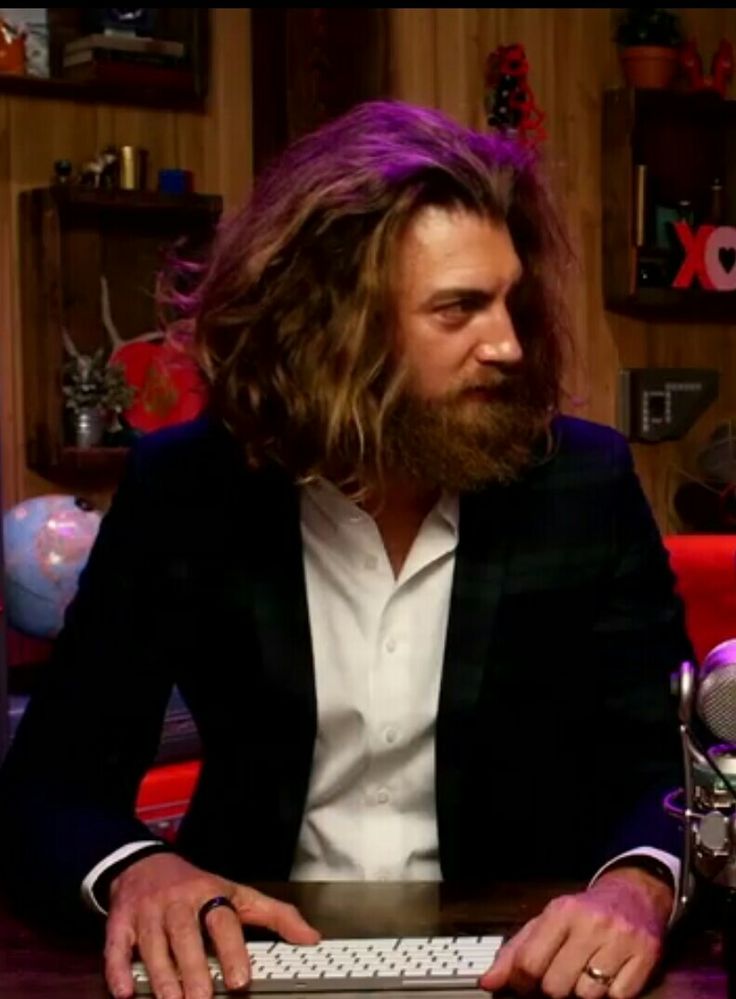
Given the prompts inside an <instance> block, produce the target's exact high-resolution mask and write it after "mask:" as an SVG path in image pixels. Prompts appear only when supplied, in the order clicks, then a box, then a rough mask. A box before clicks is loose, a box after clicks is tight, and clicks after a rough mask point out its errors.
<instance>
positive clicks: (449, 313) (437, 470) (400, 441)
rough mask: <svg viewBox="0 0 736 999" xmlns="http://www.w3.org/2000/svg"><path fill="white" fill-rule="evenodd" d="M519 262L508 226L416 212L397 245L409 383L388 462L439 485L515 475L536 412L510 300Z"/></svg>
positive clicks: (456, 213)
mask: <svg viewBox="0 0 736 999" xmlns="http://www.w3.org/2000/svg"><path fill="white" fill-rule="evenodd" d="M521 277H522V267H521V262H520V260H519V257H518V256H517V253H516V251H515V249H514V245H513V242H512V240H511V236H510V235H509V232H508V229H507V228H506V226H505V225H503V224H496V223H493V222H491V221H489V220H488V219H485V218H482V217H480V216H477V215H474V214H472V213H470V212H467V211H463V210H462V209H457V208H440V207H435V206H428V207H426V208H424V209H422V210H420V211H419V212H418V214H417V215H416V216H415V217H414V219H413V220H412V221H411V222H410V224H409V226H408V228H407V230H406V231H405V233H404V235H403V238H402V241H401V243H400V244H399V246H398V248H397V258H396V272H395V283H394V287H395V294H396V299H395V303H396V304H395V308H396V334H395V335H396V340H395V343H396V350H397V354H398V358H399V360H400V361H402V362H403V364H404V366H405V368H406V371H407V378H408V380H407V388H406V391H405V395H404V398H403V399H402V401H401V403H400V405H399V407H398V408H397V411H396V413H395V414H394V416H393V419H392V420H391V422H390V424H389V427H388V432H387V437H386V443H387V448H388V458H389V462H390V463H391V464H393V465H398V466H399V467H401V468H407V470H409V471H410V473H411V474H412V475H413V476H415V477H418V478H421V479H424V480H425V481H427V482H432V483H434V484H437V485H441V486H445V487H446V488H455V489H468V488H477V487H478V486H481V485H483V484H485V483H486V482H489V481H493V480H497V479H501V480H507V479H510V478H514V477H515V476H516V475H517V474H518V472H519V471H520V469H521V468H522V467H524V465H525V464H527V462H528V459H529V453H530V448H531V443H532V441H533V439H534V438H535V437H536V435H537V434H538V432H539V430H540V427H541V426H542V424H543V418H544V412H543V411H540V408H539V407H538V406H535V404H534V403H533V401H530V399H529V392H528V391H526V384H525V377H524V365H523V363H522V362H523V354H522V349H521V345H520V343H519V340H518V339H517V336H516V331H515V330H514V325H513V322H512V318H511V314H510V312H509V298H510V296H511V294H512V292H513V290H514V288H515V286H516V285H517V283H518V282H519V281H520V279H521Z"/></svg>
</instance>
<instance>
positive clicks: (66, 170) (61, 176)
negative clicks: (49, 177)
mask: <svg viewBox="0 0 736 999" xmlns="http://www.w3.org/2000/svg"><path fill="white" fill-rule="evenodd" d="M71 179H72V164H71V161H70V160H56V161H55V162H54V183H55V184H68V183H69V181H70V180H71Z"/></svg>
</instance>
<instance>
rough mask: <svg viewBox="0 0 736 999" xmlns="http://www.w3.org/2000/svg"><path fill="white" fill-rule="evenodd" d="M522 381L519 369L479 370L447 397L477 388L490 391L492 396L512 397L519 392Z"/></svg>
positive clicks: (455, 396)
mask: <svg viewBox="0 0 736 999" xmlns="http://www.w3.org/2000/svg"><path fill="white" fill-rule="evenodd" d="M524 383H525V379H524V376H523V374H522V372H520V371H517V370H514V371H501V370H499V369H498V368H490V369H488V371H484V372H482V373H480V372H479V373H478V374H477V375H476V376H475V377H474V378H472V379H470V380H469V381H467V382H464V383H463V384H462V385H460V386H459V387H458V388H456V389H455V390H454V391H452V392H451V393H450V395H449V398H451V399H455V398H459V397H460V396H462V395H463V394H464V393H465V392H472V391H476V390H478V389H480V390H481V391H485V392H492V393H493V395H494V396H497V397H499V398H512V397H514V396H515V395H517V394H518V393H519V390H520V389H521V387H522V385H524Z"/></svg>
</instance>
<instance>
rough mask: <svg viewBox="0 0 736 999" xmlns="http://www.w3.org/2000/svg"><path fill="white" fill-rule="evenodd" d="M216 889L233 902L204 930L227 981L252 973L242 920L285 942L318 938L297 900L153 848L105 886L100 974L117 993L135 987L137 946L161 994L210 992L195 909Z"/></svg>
mask: <svg viewBox="0 0 736 999" xmlns="http://www.w3.org/2000/svg"><path fill="white" fill-rule="evenodd" d="M216 895H224V896H226V897H227V898H229V899H230V901H231V902H232V904H233V906H234V907H235V910H236V912H233V911H232V910H231V909H228V908H227V907H226V906H220V907H218V908H216V909H213V910H212V911H211V912H209V913H208V914H207V916H206V925H207V932H208V934H209V936H210V938H211V940H212V943H213V945H214V948H215V953H216V954H217V957H218V958H219V961H220V964H221V965H222V971H223V975H224V978H225V984H226V985H227V987H228V988H229V989H242V988H244V987H245V986H246V985H247V984H248V982H249V980H250V963H249V961H248V952H247V950H246V946H245V941H244V938H243V931H242V925H243V924H246V925H251V926H264V927H267V928H268V929H271V930H274V931H275V932H276V933H278V934H279V935H280V936H281V937H283V938H284V939H285V940H287V941H289V942H290V943H297V944H314V943H317V942H318V940H319V933H318V932H317V930H315V929H314V928H313V927H312V926H310V925H309V924H308V923H306V922H305V921H304V919H302V917H301V915H300V914H299V912H298V911H297V910H296V909H295V908H294V906H292V905H287V904H286V903H285V902H279V901H277V900H276V899H273V898H269V897H268V896H267V895H262V894H261V893H260V892H258V891H256V890H255V889H254V888H247V887H246V886H245V885H240V884H237V883H236V882H234V881H227V880H226V879H225V878H220V877H217V876H216V875H214V874H209V873H208V872H207V871H203V870H201V869H200V868H198V867H194V866H193V865H192V864H190V863H188V862H187V861H186V860H184V859H183V858H182V857H179V856H177V855H176V854H175V853H157V854H153V855H151V856H147V857H144V858H143V859H142V860H138V861H134V862H133V863H132V864H131V865H130V867H127V868H126V869H125V870H124V871H123V872H122V873H121V874H119V875H118V877H117V878H115V880H114V881H113V882H112V884H111V886H110V915H109V916H108V920H107V933H106V942H105V978H106V979H107V984H108V987H109V989H110V991H111V992H112V994H113V995H114V996H115V997H116V999H126V997H128V996H132V995H133V992H134V985H133V976H132V972H131V962H132V960H133V950H134V948H137V949H138V952H139V954H140V957H141V959H142V961H143V963H144V964H145V965H146V968H147V970H148V974H149V977H150V980H151V988H152V991H153V992H154V993H155V995H156V996H157V997H158V999H206V997H209V996H211V995H212V981H211V979H210V975H209V971H208V968H207V957H206V954H205V948H204V941H203V939H202V934H201V930H200V926H199V920H198V913H199V910H200V908H201V906H202V905H204V903H205V902H206V901H207V900H208V899H211V898H213V897H214V896H216ZM236 913H237V914H236Z"/></svg>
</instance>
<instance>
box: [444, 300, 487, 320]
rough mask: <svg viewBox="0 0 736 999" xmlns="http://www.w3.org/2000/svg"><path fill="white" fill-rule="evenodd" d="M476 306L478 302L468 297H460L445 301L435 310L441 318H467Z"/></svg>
mask: <svg viewBox="0 0 736 999" xmlns="http://www.w3.org/2000/svg"><path fill="white" fill-rule="evenodd" d="M477 308H478V303H477V302H476V301H474V300H473V299H470V298H460V299H458V300H457V301H455V302H446V303H445V304H444V305H440V306H439V308H438V309H437V312H438V313H439V315H440V316H441V317H442V318H443V319H447V320H461V319H467V317H468V316H470V315H472V313H473V312H475V311H476V310H477Z"/></svg>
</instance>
